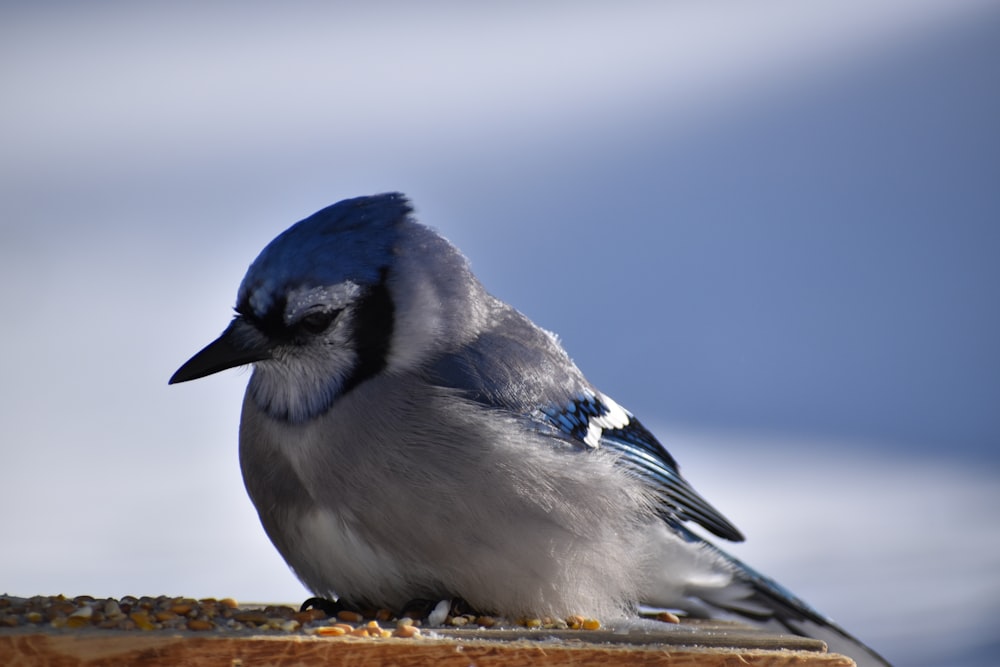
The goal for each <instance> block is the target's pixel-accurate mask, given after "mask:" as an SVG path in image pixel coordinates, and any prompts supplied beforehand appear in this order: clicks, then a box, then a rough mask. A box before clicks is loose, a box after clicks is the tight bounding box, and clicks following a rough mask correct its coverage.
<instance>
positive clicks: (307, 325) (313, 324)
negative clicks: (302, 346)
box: [298, 310, 340, 334]
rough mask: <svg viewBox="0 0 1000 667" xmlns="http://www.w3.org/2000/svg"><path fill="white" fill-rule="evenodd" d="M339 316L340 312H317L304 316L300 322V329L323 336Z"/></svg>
mask: <svg viewBox="0 0 1000 667" xmlns="http://www.w3.org/2000/svg"><path fill="white" fill-rule="evenodd" d="M339 314H340V310H317V311H315V312H312V313H309V314H307V315H305V316H303V317H302V319H301V320H299V323H298V328H299V329H301V330H302V331H305V332H307V333H311V334H321V333H323V332H324V331H326V329H327V327H329V326H330V323H331V322H333V321H334V320H335V319H336V318H337V315H339Z"/></svg>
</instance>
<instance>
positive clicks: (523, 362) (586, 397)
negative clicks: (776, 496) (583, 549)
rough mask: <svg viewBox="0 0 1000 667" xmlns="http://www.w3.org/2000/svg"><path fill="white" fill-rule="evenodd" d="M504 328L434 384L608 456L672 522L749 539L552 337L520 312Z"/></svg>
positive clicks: (455, 359) (449, 358)
mask: <svg viewBox="0 0 1000 667" xmlns="http://www.w3.org/2000/svg"><path fill="white" fill-rule="evenodd" d="M504 318H505V319H504V321H503V322H502V326H497V327H493V328H491V329H490V330H489V331H487V332H485V333H483V334H482V335H480V337H479V338H478V339H477V340H476V341H475V342H473V343H472V344H470V345H466V346H465V347H463V348H462V349H461V350H459V351H456V352H453V353H451V354H448V355H445V356H444V357H442V358H441V359H439V360H438V361H437V362H436V363H435V364H433V366H432V367H431V368H430V369H429V373H430V376H431V381H432V382H434V383H436V384H438V385H440V386H446V387H450V388H454V389H458V390H460V391H461V392H462V393H463V395H464V396H465V397H466V398H468V399H470V400H474V401H477V402H479V403H482V404H484V405H487V406H489V407H492V408H501V409H504V410H507V411H508V412H511V413H514V414H517V415H519V416H521V417H522V418H525V419H528V420H530V421H532V423H533V424H534V425H535V426H536V427H539V428H543V429H546V430H549V431H550V432H553V433H554V434H556V435H558V436H559V437H561V438H562V439H563V440H566V441H569V442H571V443H572V444H573V445H574V446H575V447H577V448H578V449H582V450H596V449H601V448H603V449H606V450H611V451H614V452H615V453H617V454H618V455H619V458H618V463H619V464H620V465H622V466H624V467H626V468H627V469H629V470H630V471H631V472H632V473H633V474H635V475H637V476H638V477H639V478H641V479H642V480H643V481H644V482H646V483H647V484H648V485H649V487H650V488H651V489H652V490H653V492H654V494H655V495H656V497H657V499H658V500H659V502H660V505H659V510H660V513H661V515H662V516H663V518H664V520H666V521H667V522H668V523H673V524H677V523H679V522H685V521H694V522H696V523H698V524H700V525H701V526H703V527H704V528H705V529H707V530H709V531H711V532H712V533H714V534H715V535H718V536H719V537H722V538H725V539H727V540H733V541H737V542H739V541H742V540H743V535H742V533H740V531H739V530H738V529H737V528H736V527H735V526H733V524H732V523H730V522H729V521H728V520H727V519H726V518H725V517H724V516H722V514H721V513H720V512H719V511H718V510H716V509H715V508H714V507H712V506H711V505H710V504H709V503H708V501H706V500H705V499H704V498H702V497H701V496H700V495H699V494H698V492H697V491H695V490H694V489H693V488H692V487H691V485H690V484H688V482H687V480H685V479H684V478H683V477H682V476H681V474H680V470H679V468H678V466H677V462H676V461H674V459H673V457H672V456H671V455H670V453H669V452H668V451H667V450H666V448H664V447H663V445H661V444H660V442H659V441H658V440H657V439H656V438H655V437H653V434H652V433H650V432H649V431H648V430H647V429H646V428H645V427H644V426H643V425H642V424H641V423H640V422H639V420H637V419H636V418H635V417H633V416H632V414H631V413H629V412H628V411H627V410H625V409H624V408H622V407H621V406H619V405H618V404H617V403H615V402H614V401H613V400H611V399H610V398H608V397H607V396H604V395H603V394H601V393H600V392H598V391H596V390H595V389H594V388H593V387H591V386H590V384H589V383H588V382H587V381H586V379H585V378H584V377H583V375H582V374H581V373H580V371H579V370H578V369H577V368H576V366H575V365H574V364H573V363H572V361H570V359H569V358H568V357H567V356H566V353H565V352H564V351H563V350H562V348H561V347H560V346H559V345H558V343H557V342H556V341H555V339H554V337H552V335H551V334H549V333H547V332H545V331H543V330H541V329H538V328H537V327H535V326H534V325H533V324H531V322H530V321H528V320H527V318H524V317H523V316H522V315H520V314H519V313H517V312H516V311H510V312H509V313H507V314H506V315H505V316H504Z"/></svg>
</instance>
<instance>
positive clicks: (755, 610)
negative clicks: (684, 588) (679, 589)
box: [682, 528, 891, 667]
mask: <svg viewBox="0 0 1000 667" xmlns="http://www.w3.org/2000/svg"><path fill="white" fill-rule="evenodd" d="M682 531H683V532H684V533H687V536H688V537H689V538H690V539H691V540H692V541H697V542H700V543H701V544H702V545H704V546H703V548H707V549H710V550H712V551H714V552H715V553H716V554H717V555H718V556H719V557H720V558H721V559H722V560H723V561H724V562H726V563H727V564H728V565H729V566H730V567H731V568H732V574H733V581H732V582H731V583H730V584H729V585H727V586H725V587H721V588H720V587H708V586H706V587H703V588H697V589H693V590H689V591H688V595H691V596H692V597H695V598H697V599H698V600H699V601H700V602H701V603H703V605H704V606H705V610H706V611H707V612H708V613H709V615H711V616H713V617H720V616H721V617H728V618H735V619H737V620H741V621H744V622H750V623H753V624H754V625H758V626H762V627H766V628H768V629H771V630H776V631H779V632H790V633H792V634H795V635H800V636H803V637H811V638H813V639H819V640H822V641H823V642H826V645H827V647H828V648H829V650H830V651H831V652H833V653H840V654H842V655H846V656H848V657H849V658H851V659H853V660H854V661H855V662H856V663H857V664H858V667H891V665H890V664H889V661H887V660H886V659H885V658H883V657H882V656H881V655H879V654H878V653H876V652H875V651H874V650H872V649H871V648H869V647H868V646H866V645H865V644H864V643H862V642H861V641H860V640H858V639H857V638H856V637H854V636H853V635H851V634H850V633H848V632H847V631H846V630H844V629H843V628H841V627H840V626H839V625H837V624H836V623H834V622H833V621H832V620H830V619H829V618H827V617H825V616H823V615H822V614H820V613H819V612H818V611H816V610H815V609H813V608H812V607H810V606H809V605H808V604H806V602H804V601H803V600H801V599H800V598H798V597H796V596H795V595H794V594H792V592H791V591H789V590H788V589H786V588H785V587H784V586H782V585H781V584H779V583H778V582H776V581H774V580H773V579H771V578H770V577H766V576H764V575H762V574H761V573H759V572H757V571H756V570H754V569H753V568H751V567H750V566H748V565H746V564H745V563H743V562H742V561H740V560H739V559H737V558H735V557H733V556H730V555H729V554H728V553H726V552H725V551H723V550H721V549H719V548H718V547H716V546H714V545H712V544H710V543H707V542H705V541H703V540H701V539H700V538H698V537H697V536H695V535H694V534H692V533H690V532H689V531H687V530H686V529H683V528H682Z"/></svg>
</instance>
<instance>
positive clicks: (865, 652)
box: [170, 193, 887, 665]
mask: <svg viewBox="0 0 1000 667" xmlns="http://www.w3.org/2000/svg"><path fill="white" fill-rule="evenodd" d="M245 364H253V366H254V370H253V374H252V375H251V377H250V381H249V384H248V386H247V390H246V395H245V397H244V400H243V414H242V419H241V422H240V466H241V468H242V472H243V478H244V481H245V483H246V488H247V491H248V493H249V495H250V498H251V499H252V500H253V503H254V505H255V506H256V508H257V511H258V513H259V515H260V520H261V523H262V524H263V526H264V530H265V531H266V532H267V535H268V536H269V537H270V539H271V541H272V542H273V543H274V545H275V547H277V549H278V551H279V552H280V553H281V555H282V556H283V557H284V559H285V561H286V562H287V563H288V565H289V566H290V567H291V568H292V570H294V572H295V574H296V575H297V576H298V577H299V578H300V579H301V580H302V582H303V583H304V584H305V585H306V586H307V587H308V588H309V589H310V590H311V591H313V592H314V593H315V594H316V595H320V596H325V597H331V598H336V597H337V596H341V597H342V598H344V599H346V600H350V601H351V602H353V603H355V604H359V605H365V606H370V607H385V608H389V609H396V610H398V609H400V608H402V607H403V606H404V605H406V604H407V602H409V601H411V600H414V599H435V600H440V599H447V598H449V597H454V598H461V599H463V600H465V601H466V602H467V603H468V604H469V605H471V606H472V608H474V609H478V610H481V611H485V612H493V613H497V614H501V615H504V616H507V617H511V618H516V617H521V616H532V615H533V616H553V617H557V616H560V617H565V616H566V615H568V614H584V615H592V616H597V617H605V618H609V617H610V618H614V617H619V616H621V615H622V614H623V613H629V612H634V611H635V610H636V609H637V608H638V606H639V605H647V606H652V607H658V608H669V609H679V610H684V611H686V612H688V613H690V614H692V615H695V616H701V617H713V616H732V615H737V616H741V617H743V618H745V619H749V620H751V621H753V622H757V623H760V624H765V625H766V624H770V625H771V626H772V627H774V628H778V629H781V630H790V631H791V632H793V633H797V634H802V635H807V636H813V637H817V638H821V639H823V640H826V641H827V642H828V644H830V646H831V648H832V649H835V650H839V651H841V652H844V653H847V654H849V655H851V656H853V657H854V658H855V659H856V660H858V661H867V662H865V663H862V664H871V665H875V664H880V665H885V664H887V663H885V662H884V660H883V659H881V658H880V657H878V656H877V654H875V653H874V652H872V651H871V650H870V649H868V648H867V647H865V646H864V645H863V644H861V643H860V642H858V640H856V639H854V638H853V637H851V636H850V635H848V634H847V633H846V632H844V631H843V630H841V629H840V628H839V627H837V626H836V625H834V624H833V623H832V622H831V621H829V620H828V619H826V618H825V617H823V616H822V615H820V614H819V613H818V612H816V611H814V610H813V609H812V608H810V607H809V606H807V605H806V604H805V603H804V602H802V601H801V600H799V599H798V598H796V597H794V596H793V595H792V594H790V593H789V592H788V591H786V590H785V589H783V588H782V587H780V586H779V585H778V584H776V583H775V582H773V581H772V580H770V579H768V578H766V577H764V576H762V575H760V574H758V573H757V572H755V571H754V570H752V569H750V568H749V567H747V566H746V565H744V564H743V563H741V562H739V561H738V560H736V559H735V558H733V557H731V556H729V555H728V554H726V553H725V552H723V551H721V550H719V549H718V548H716V547H714V546H713V545H712V544H710V543H709V542H707V541H705V540H703V539H702V538H700V537H698V536H697V535H696V534H695V533H694V532H692V531H691V530H689V528H688V527H687V525H686V524H688V523H690V522H693V523H696V524H699V525H700V526H702V527H703V528H704V529H706V530H707V531H709V532H711V533H713V534H715V535H716V536H718V537H721V538H724V539H728V540H736V541H740V540H742V539H743V536H742V535H741V533H740V532H739V530H737V529H736V527H735V526H733V525H732V524H731V523H730V522H729V521H728V520H726V518H725V517H723V516H722V514H720V513H719V511H717V510H716V509H715V508H714V507H712V505H710V504H709V503H708V502H707V501H706V500H705V499H704V498H702V497H701V496H700V495H699V494H698V493H697V492H696V491H695V490H694V489H693V488H692V487H691V486H690V485H689V484H688V482H687V481H686V480H685V479H684V478H683V477H682V476H681V474H680V471H679V469H678V466H677V463H676V462H675V461H674V459H673V457H672V456H671V455H670V454H669V453H668V452H667V450H666V449H665V448H664V447H663V445H661V444H660V443H659V442H658V441H657V439H656V438H655V437H654V436H653V435H652V434H651V433H650V432H649V431H648V430H646V428H644V427H643V425H642V424H641V423H640V422H639V421H638V420H637V419H636V418H635V417H633V416H632V414H631V413H629V412H628V411H627V410H625V409H624V408H622V407H621V406H620V405H618V404H617V403H615V401H613V400H612V399H611V398H610V397H608V396H607V395H605V394H603V393H601V392H600V391H598V390H597V389H596V388H595V387H594V386H593V385H591V384H590V382H588V381H587V379H586V378H585V377H584V376H583V374H582V373H581V372H580V370H579V369H578V368H577V367H576V365H574V363H573V362H572V361H571V360H570V358H569V357H568V356H567V354H566V352H565V351H564V350H563V348H562V346H561V345H560V343H559V341H558V340H557V338H556V336H555V335H553V334H551V333H549V332H548V331H545V330H543V329H541V328H539V327H538V326H536V325H535V324H534V323H532V322H531V321H530V320H529V319H528V318H527V317H525V316H524V315H522V314H521V313H520V312H518V311H517V310H515V309H514V308H512V307H511V306H509V305H507V304H506V303H504V302H502V301H500V300H499V299H497V298H495V297H493V296H492V295H490V294H489V293H488V292H487V291H486V290H485V289H484V287H483V286H482V284H480V282H479V281H478V280H477V279H476V277H475V276H474V275H473V274H472V272H471V270H470V269H469V265H468V263H467V261H466V259H465V257H464V256H463V255H462V254H461V253H460V252H459V251H458V250H457V249H456V248H455V247H454V246H452V245H451V244H450V243H449V242H448V241H446V240H445V239H444V238H442V237H441V236H439V235H438V234H437V233H435V232H434V231H432V230H431V229H429V228H428V227H425V226H423V225H421V224H419V223H417V222H416V221H415V220H414V218H413V216H412V208H411V206H410V204H409V202H408V201H407V199H406V198H405V197H404V196H403V195H401V194H397V193H393V194H382V195H377V196H372V197H359V198H356V199H349V200H345V201H342V202H339V203H337V204H334V205H332V206H330V207H328V208H325V209H323V210H321V211H319V212H318V213H315V214H314V215H312V216H310V217H308V218H306V219H305V220H302V221H300V222H298V223H297V224H295V225H293V226H292V227H290V228H289V229H287V230H286V231H285V232H283V233H282V234H280V235H279V236H278V237H277V238H275V239H274V240H273V241H272V242H271V243H270V244H268V246H267V247H265V248H264V250H263V251H262V252H261V253H260V255H259V256H258V257H257V259H256V260H254V262H253V264H251V266H250V268H249V270H248V271H247V274H246V276H245V277H244V279H243V282H242V284H241V285H240V288H239V293H238V296H237V302H236V315H235V317H234V319H233V320H232V322H231V323H230V325H229V327H228V328H227V329H226V330H225V331H224V332H223V333H222V335H221V336H219V338H218V339H217V340H215V341H214V342H213V343H211V344H209V345H208V346H207V347H205V348H204V349H203V350H201V351H200V352H198V353H197V354H196V355H195V356H194V357H192V358H191V359H190V360H189V361H188V362H187V363H185V364H184V365H183V366H182V367H181V368H180V369H179V370H178V371H177V372H176V373H175V374H174V376H173V377H172V378H171V379H170V383H171V384H173V383H177V382H185V381H188V380H194V379H196V378H201V377H204V376H206V375H210V374H212V373H216V372H219V371H222V370H225V369H227V368H232V367H235V366H241V365H245Z"/></svg>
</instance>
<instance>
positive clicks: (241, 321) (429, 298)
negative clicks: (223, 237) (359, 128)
mask: <svg viewBox="0 0 1000 667" xmlns="http://www.w3.org/2000/svg"><path fill="white" fill-rule="evenodd" d="M411 212H412V209H411V207H410V204H409V202H408V201H407V200H406V198H405V197H403V196H402V195H400V194H396V193H392V194H384V195H376V196H372V197H359V198H356V199H348V200H345V201H341V202H339V203H337V204H334V205H332V206H329V207H327V208H325V209H323V210H321V211H319V212H317V213H315V214H313V215H311V216H310V217H308V218H306V219H305V220H302V221H300V222H298V223H296V224H295V225H293V226H292V227H290V228H288V229H287V230H285V231H284V232H283V233H282V234H280V235H279V236H278V237H277V238H275V239H274V240H273V241H271V243H269V244H268V245H267V247H265V248H264V250H263V251H262V252H261V253H260V255H259V256H258V257H257V259H255V260H254V262H253V264H251V265H250V268H249V270H248V271H247V274H246V276H245V277H244V278H243V282H242V284H241V285H240V288H239V293H238V296H237V302H236V316H235V318H234V319H233V321H232V322H231V323H230V325H229V327H228V328H227V329H226V330H225V331H224V332H223V333H222V335H221V336H219V338H217V339H216V340H215V341H213V342H212V343H210V344H209V345H208V346H207V347H205V348H204V349H203V350H201V351H200V352H198V353H197V354H196V355H195V356H194V357H192V358H191V359H190V360H189V361H188V362H187V363H185V364H184V365H183V366H181V368H180V369H179V370H178V371H177V372H176V373H174V375H173V377H172V378H170V383H171V384H173V383H177V382H186V381H188V380H194V379H197V378H201V377H205V376H206V375H211V374H212V373H217V372H219V371H222V370H225V369H227V368H232V367H234V366H242V365H245V364H250V363H253V364H254V365H255V371H254V375H253V377H252V378H251V381H250V386H249V392H250V396H251V398H252V399H253V400H254V401H255V402H256V404H257V406H258V407H260V408H261V409H262V410H264V411H265V412H267V413H268V414H269V415H270V416H271V417H273V418H275V419H281V420H285V421H290V422H303V421H306V420H308V419H311V418H313V417H315V416H317V415H319V414H321V413H323V412H324V411H326V410H327V409H328V408H329V407H330V406H331V405H332V404H333V403H334V401H336V399H337V398H338V397H340V396H342V395H343V394H345V393H346V392H348V391H350V390H351V389H353V388H354V387H356V386H357V385H359V384H360V383H362V382H364V381H365V380H367V379H369V378H371V377H374V376H376V375H378V374H379V373H382V372H385V371H387V370H392V369H393V368H401V367H405V366H407V365H411V364H412V363H414V362H415V361H416V357H419V356H421V354H424V353H425V352H426V351H427V350H428V349H429V348H430V347H433V345H432V342H433V339H434V337H435V336H436V335H437V334H439V333H440V331H441V330H442V329H443V328H444V326H445V323H444V320H445V319H447V318H448V317H455V314H448V313H445V312H444V305H445V304H452V305H454V304H455V303H456V299H454V298H453V297H454V296H455V294H449V293H446V292H449V290H450V288H449V285H450V284H452V283H455V282H456V281H457V283H458V284H466V285H468V284H471V283H475V279H474V278H472V277H471V273H468V269H467V267H466V264H465V261H464V258H462V257H461V255H460V254H459V253H458V251H457V250H455V249H454V248H453V247H452V246H451V245H450V244H448V243H447V242H446V241H444V239H442V238H441V237H439V236H437V235H436V234H434V233H433V232H431V231H430V230H429V229H427V228H426V227H423V226H421V225H418V224H416V223H415V222H414V221H413V220H412V219H411V218H410V214H411ZM442 274H444V275H445V276H446V277H445V278H442ZM476 284H478V283H476ZM451 291H453V290H451ZM457 302H458V303H461V302H462V300H461V299H460V300H458V301H457ZM401 328H405V329H407V331H405V332H403V333H404V334H405V336H403V335H400V329H401Z"/></svg>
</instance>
